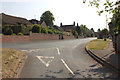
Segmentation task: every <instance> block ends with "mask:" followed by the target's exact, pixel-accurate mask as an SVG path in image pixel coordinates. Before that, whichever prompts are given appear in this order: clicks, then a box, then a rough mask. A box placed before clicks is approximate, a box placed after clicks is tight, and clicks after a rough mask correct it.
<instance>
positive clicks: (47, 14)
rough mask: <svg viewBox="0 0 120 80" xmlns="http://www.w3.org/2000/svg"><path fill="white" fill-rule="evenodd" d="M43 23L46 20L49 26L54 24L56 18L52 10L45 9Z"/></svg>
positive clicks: (41, 18)
mask: <svg viewBox="0 0 120 80" xmlns="http://www.w3.org/2000/svg"><path fill="white" fill-rule="evenodd" d="M40 21H41V23H42V22H43V21H45V23H46V25H47V26H50V27H52V26H53V25H54V21H55V18H54V16H53V14H52V13H51V12H50V11H45V12H44V13H43V14H42V16H41V17H40Z"/></svg>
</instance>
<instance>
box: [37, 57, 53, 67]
mask: <svg viewBox="0 0 120 80" xmlns="http://www.w3.org/2000/svg"><path fill="white" fill-rule="evenodd" d="M37 58H38V59H39V60H40V61H41V62H42V63H43V64H44V65H45V66H46V67H48V66H49V64H50V62H52V60H53V59H54V57H48V56H37Z"/></svg>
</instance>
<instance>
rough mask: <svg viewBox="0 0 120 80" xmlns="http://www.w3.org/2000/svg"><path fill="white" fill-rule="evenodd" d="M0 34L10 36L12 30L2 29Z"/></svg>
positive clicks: (8, 28)
mask: <svg viewBox="0 0 120 80" xmlns="http://www.w3.org/2000/svg"><path fill="white" fill-rule="evenodd" d="M2 33H3V34H5V35H11V34H12V33H13V30H12V29H11V28H10V27H6V28H5V27H4V29H3V31H2Z"/></svg>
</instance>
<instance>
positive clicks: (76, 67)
mask: <svg viewBox="0 0 120 80" xmlns="http://www.w3.org/2000/svg"><path fill="white" fill-rule="evenodd" d="M93 39H96V38H83V39H71V40H52V41H47V40H46V41H32V42H23V43H22V42H21V43H3V44H2V47H3V48H12V49H18V50H21V51H24V52H26V55H27V58H26V61H25V64H24V66H23V68H22V70H21V72H20V75H19V78H116V77H117V75H116V74H114V73H112V71H111V70H110V69H108V68H106V67H103V66H102V65H101V64H99V63H98V62H96V61H95V60H94V59H93V58H91V57H90V56H89V55H88V54H87V53H86V51H85V46H86V45H87V43H88V42H90V41H91V40H93Z"/></svg>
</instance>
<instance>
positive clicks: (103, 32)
mask: <svg viewBox="0 0 120 80" xmlns="http://www.w3.org/2000/svg"><path fill="white" fill-rule="evenodd" d="M101 32H102V34H103V35H104V36H105V37H106V36H107V35H108V30H107V29H106V28H104V29H103V30H102V31H101Z"/></svg>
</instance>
